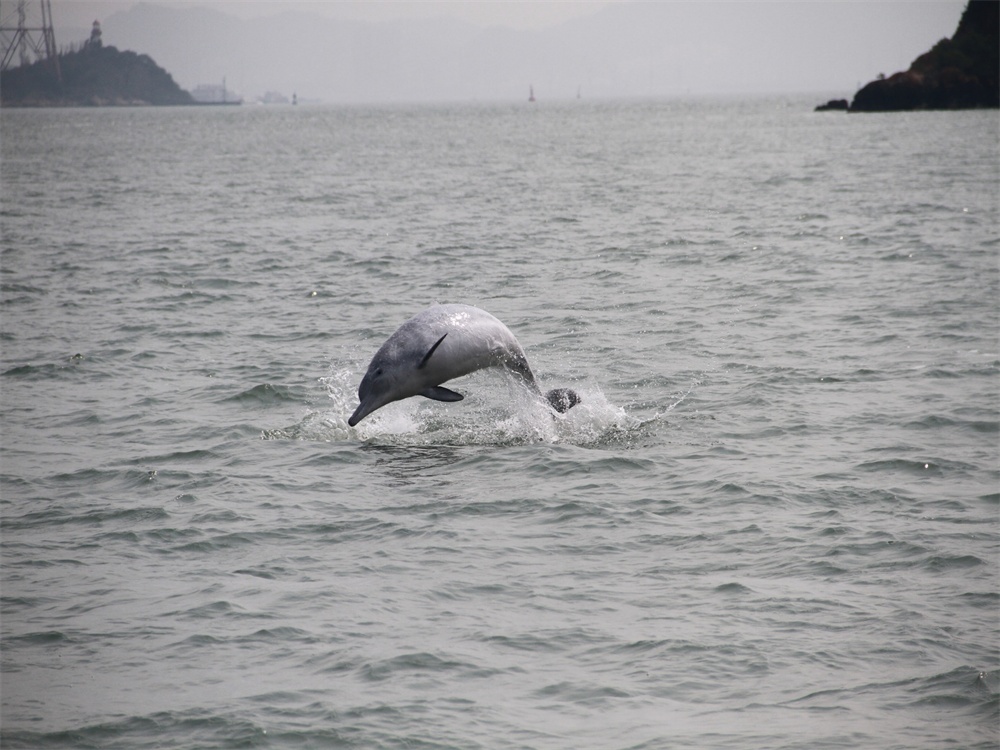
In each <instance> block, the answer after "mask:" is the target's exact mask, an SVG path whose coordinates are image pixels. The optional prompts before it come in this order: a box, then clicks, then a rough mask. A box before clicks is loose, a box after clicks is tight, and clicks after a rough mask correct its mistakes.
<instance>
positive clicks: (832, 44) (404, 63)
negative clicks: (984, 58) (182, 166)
mask: <svg viewBox="0 0 1000 750" xmlns="http://www.w3.org/2000/svg"><path fill="white" fill-rule="evenodd" d="M12 2H13V0H4V16H7V15H8V14H9V9H10V7H12ZM965 4H966V2H965V0H789V1H784V2H782V1H768V0H725V1H720V0H699V1H697V2H696V1H692V0H633V1H632V2H628V1H627V0H604V1H601V2H597V1H594V2H578V1H566V2H560V1H551V0H541V1H539V0H530V1H529V0H506V1H504V2H496V1H495V0H453V1H452V2H428V1H427V0H376V1H367V2H358V1H357V0H290V1H289V2H275V1H274V0H271V1H268V2H264V1H259V0H183V1H180V2H179V1H178V0H148V2H144V3H140V2H136V0H52V8H53V17H54V21H55V27H56V42H57V44H58V45H59V46H60V47H64V48H65V46H66V45H68V44H72V43H80V42H82V41H83V40H84V39H85V38H86V36H87V33H88V31H89V28H90V25H91V23H93V21H94V20H95V19H97V20H100V21H101V23H102V26H103V28H104V42H105V43H106V44H110V45H115V46H118V47H120V48H122V49H132V50H135V51H137V52H142V53H146V54H149V55H150V56H151V57H152V58H153V59H154V60H155V61H156V62H157V63H158V64H159V65H161V66H162V67H164V68H165V69H166V70H167V71H168V72H170V73H171V74H172V75H173V76H174V79H175V80H176V81H177V83H178V84H180V85H181V86H182V87H183V88H186V89H192V88H194V87H195V86H197V85H200V84H204V83H213V82H220V81H222V80H223V79H224V78H225V79H226V81H227V87H228V88H229V89H231V90H232V91H234V92H235V93H236V94H238V95H241V96H243V97H245V98H247V99H250V100H252V99H254V98H255V97H258V96H261V95H262V94H264V93H265V92H267V91H278V92H281V93H284V94H285V95H289V94H291V93H292V92H293V91H294V92H297V93H298V95H299V96H300V97H307V98H310V99H317V100H321V101H326V102H350V101H406V100H420V101H428V100H448V101H452V100H478V99H483V100H488V99H519V98H524V97H525V95H526V94H525V92H526V91H527V89H528V86H529V84H530V85H533V86H534V90H535V92H536V93H537V94H538V96H539V98H540V100H541V99H542V98H546V99H557V98H572V97H574V96H577V95H579V92H580V91H581V90H582V91H583V93H584V95H585V96H593V97H597V98H601V97H623V96H626V97H627V96H646V97H649V96H653V97H655V96H677V95H689V94H690V95H701V94H709V95H713V94H742V93H747V94H751V93H785V92H788V93H793V92H809V93H811V92H830V93H831V94H837V95H838V96H842V97H850V96H851V95H852V93H853V91H854V90H855V89H856V87H858V86H861V85H863V84H864V83H866V82H868V81H870V80H873V79H874V78H875V77H876V76H877V75H878V74H880V73H884V74H886V75H890V74H892V73H894V72H896V71H898V70H905V69H906V68H907V67H908V66H909V64H910V63H911V62H912V61H913V60H914V58H916V57H917V56H918V55H920V54H922V53H923V52H926V51H927V50H929V49H930V48H931V47H932V46H933V45H934V43H935V42H937V41H938V40H939V39H941V38H943V37H947V36H950V35H951V34H952V33H954V31H955V27H956V25H957V24H958V20H959V18H960V16H961V14H962V10H963V8H964V7H965ZM29 5H30V6H31V7H32V8H33V9H34V7H35V6H37V5H39V4H38V3H37V2H34V0H32V2H30V3H29ZM36 12H37V11H36ZM384 22H394V23H393V24H388V25H387V24H386V23H384Z"/></svg>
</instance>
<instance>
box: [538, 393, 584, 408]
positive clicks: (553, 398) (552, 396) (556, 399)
mask: <svg viewBox="0 0 1000 750" xmlns="http://www.w3.org/2000/svg"><path fill="white" fill-rule="evenodd" d="M545 400H546V401H548V402H549V405H550V406H551V407H552V408H553V409H555V410H556V411H557V412H559V413H560V414H565V413H566V412H568V411H569V410H570V409H572V408H573V407H574V406H576V405H577V404H578V403H580V401H581V400H582V399H581V398H580V396H579V394H577V392H576V391H574V390H572V389H571V388H553V389H552V390H551V391H549V392H548V393H546V394H545Z"/></svg>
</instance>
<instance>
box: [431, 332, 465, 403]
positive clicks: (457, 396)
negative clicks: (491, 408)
mask: <svg viewBox="0 0 1000 750" xmlns="http://www.w3.org/2000/svg"><path fill="white" fill-rule="evenodd" d="M441 338H444V336H442V337H441ZM438 343H441V342H440V341H439V342H438ZM435 346H436V345H435ZM420 395H421V396H425V397H427V398H432V399H434V400H435V401H461V400H462V399H463V398H465V396H463V395H462V394H461V393H455V391H451V390H448V389H447V388H445V387H444V386H441V385H436V386H434V387H432V388H424V390H422V391H420Z"/></svg>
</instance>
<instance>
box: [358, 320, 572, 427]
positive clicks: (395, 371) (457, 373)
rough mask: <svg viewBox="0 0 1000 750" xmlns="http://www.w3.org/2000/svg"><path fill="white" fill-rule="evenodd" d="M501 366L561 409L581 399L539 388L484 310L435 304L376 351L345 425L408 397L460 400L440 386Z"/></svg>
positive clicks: (511, 341)
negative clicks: (355, 403) (352, 410)
mask: <svg viewBox="0 0 1000 750" xmlns="http://www.w3.org/2000/svg"><path fill="white" fill-rule="evenodd" d="M486 367H501V368H503V369H505V370H506V371H507V372H509V373H511V375H513V376H514V377H515V378H516V379H517V380H519V381H520V382H521V383H523V384H524V385H525V386H526V387H527V388H528V390H530V391H531V392H532V393H534V394H536V395H537V396H538V397H539V398H541V399H543V400H544V401H545V402H546V403H548V404H549V405H550V406H551V407H552V408H553V409H555V410H556V411H557V412H559V413H560V414H562V413H564V412H566V411H568V410H569V409H571V408H572V407H573V406H575V405H576V404H578V403H580V397H579V396H578V395H577V393H576V392H575V391H573V390H570V389H569V388H556V389H554V390H551V391H549V392H548V393H544V394H543V393H542V389H541V388H539V387H538V382H537V381H536V380H535V375H534V373H532V372H531V368H530V367H529V366H528V359H527V357H525V356H524V350H523V349H522V348H521V345H520V344H519V343H517V339H516V338H514V334H513V333H511V332H510V329H509V328H507V326H505V325H504V324H503V323H501V322H500V321H499V320H497V319H496V318H494V317H493V316H492V315H490V314H489V313H488V312H486V311H485V310H480V309H479V308H478V307H472V306H471V305H454V304H453V305H434V306H432V307H429V308H428V309H426V310H424V311H423V312H420V313H417V314H416V315H414V316H413V317H412V318H410V319H409V320H408V321H406V322H405V323H403V325H401V326H400V327H399V328H398V329H397V330H396V332H395V333H394V334H392V336H390V337H389V338H388V339H387V340H386V342H385V343H384V344H382V347H381V348H380V349H379V350H378V351H377V352H376V353H375V356H374V357H373V358H372V361H371V364H369V365H368V371H367V372H366V373H365V376H364V377H363V378H362V379H361V385H359V386H358V399H359V400H360V401H361V403H360V405H359V406H358V408H357V409H355V410H354V414H352V415H351V418H350V419H348V420H347V424H349V425H350V426H351V427H354V426H355V425H356V424H357V423H358V422H360V421H361V420H362V419H364V418H365V417H367V416H368V415H369V414H371V413H372V412H373V411H375V410H376V409H381V408H382V407H383V406H385V405H386V404H390V403H392V402H393V401H400V400H402V399H404V398H410V397H411V396H424V397H426V398H431V399H434V400H435V401H461V400H462V399H463V398H465V397H464V396H463V395H462V394H461V393H456V392H455V391H453V390H450V389H448V388H445V387H444V386H442V385H441V384H442V383H446V382H447V381H449V380H453V379H454V378H459V377H461V376H463V375H468V374H469V373H472V372H475V371H476V370H482V369H483V368H486Z"/></svg>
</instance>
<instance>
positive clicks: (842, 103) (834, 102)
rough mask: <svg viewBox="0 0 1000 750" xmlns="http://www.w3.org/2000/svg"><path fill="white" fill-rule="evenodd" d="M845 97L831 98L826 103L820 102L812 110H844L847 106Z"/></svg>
mask: <svg viewBox="0 0 1000 750" xmlns="http://www.w3.org/2000/svg"><path fill="white" fill-rule="evenodd" d="M848 106H849V105H848V103H847V99H831V100H830V101H828V102H827V103H826V104H820V105H819V106H818V107H816V109H814V110H813V111H814V112H846V111H847V108H848Z"/></svg>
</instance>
